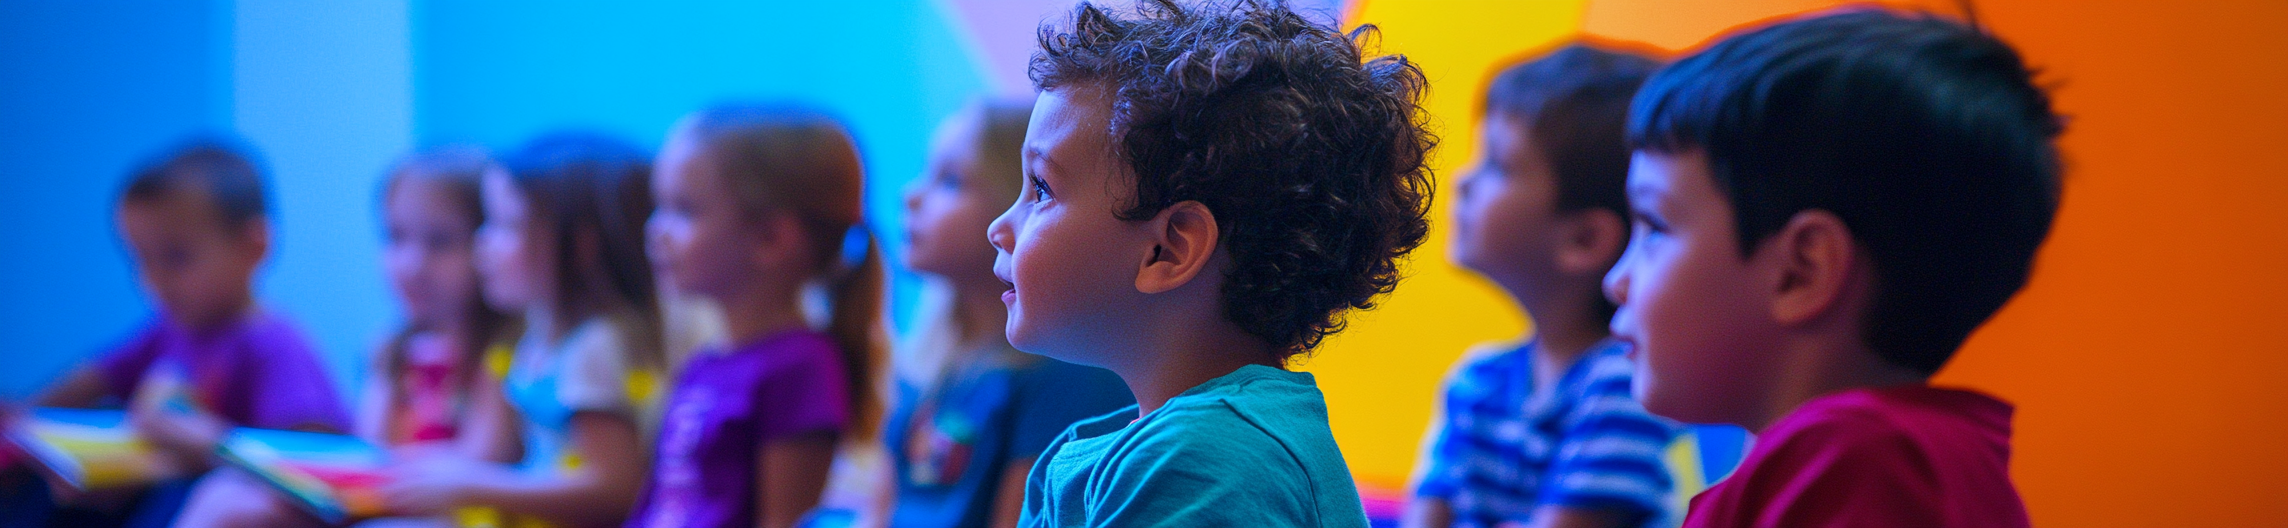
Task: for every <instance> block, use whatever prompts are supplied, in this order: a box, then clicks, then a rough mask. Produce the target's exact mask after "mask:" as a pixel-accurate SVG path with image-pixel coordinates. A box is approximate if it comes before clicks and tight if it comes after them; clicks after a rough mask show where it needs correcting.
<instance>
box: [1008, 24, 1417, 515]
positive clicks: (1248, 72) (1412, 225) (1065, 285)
mask: <svg viewBox="0 0 2288 528" xmlns="http://www.w3.org/2000/svg"><path fill="white" fill-rule="evenodd" d="M1041 46H1042V49H1041V50H1040V51H1039V52H1037V53H1036V54H1035V55H1034V58H1033V67H1032V72H1033V75H1034V81H1035V83H1036V84H1037V85H1038V86H1039V88H1040V89H1041V91H1042V92H1041V95H1040V98H1039V100H1038V102H1037V103H1036V104H1035V106H1034V109H1033V116H1032V123H1031V125H1030V127H1029V128H1028V129H1027V130H1026V135H1025V150H1024V163H1025V166H1024V168H1025V172H1026V175H1027V177H1028V179H1027V181H1026V185H1025V188H1024V189H1023V191H1022V195H1021V196H1020V197H1019V198H1018V200H1017V203H1015V204H1013V205H1012V206H1011V207H1010V208H1009V210H1008V211H1007V212H1005V213H1003V214H1002V215H1001V217H1000V218H998V219H995V220H994V222H993V224H992V228H991V231H989V234H990V237H991V240H992V241H993V245H994V247H995V248H996V249H998V250H999V252H998V253H997V254H996V257H997V258H996V260H995V262H994V272H995V274H996V275H999V276H1000V277H1001V278H1002V280H1003V281H1004V282H1008V283H1010V284H1011V289H1010V290H1009V291H1005V292H1003V293H1002V294H1001V299H1002V302H1004V303H1007V304H1008V306H1009V323H1008V327H1007V334H1008V337H1009V343H1010V344H1011V345H1013V346H1015V347H1017V349H1019V350H1025V351H1028V352H1033V353H1036V354H1041V355H1045V356H1049V357H1052V358H1056V359H1060V360H1065V361H1070V362H1073V363H1078V364H1082V365H1090V366H1097V367H1103V368H1105V369H1107V370H1111V371H1112V372H1113V373H1115V374H1119V375H1120V378H1121V379H1122V380H1124V381H1126V382H1127V384H1128V388H1129V390H1130V391H1131V392H1132V393H1133V394H1134V395H1135V396H1136V402H1137V406H1136V407H1134V408H1133V409H1134V410H1128V409H1123V410H1122V411H1120V412H1115V413H1112V414H1110V415H1106V416H1103V417H1100V418H1095V419H1091V420H1087V421H1082V422H1080V423H1077V424H1074V425H1073V427H1072V428H1071V429H1068V430H1066V431H1065V434H1064V435H1062V436H1060V437H1058V439H1057V440H1056V441H1054V442H1052V443H1050V444H1049V447H1048V448H1047V449H1045V450H1043V451H1042V452H1041V456H1040V461H1039V462H1038V463H1036V464H1034V466H1033V470H1032V473H1031V474H1030V475H1029V477H1028V479H1027V483H1026V485H1025V488H1026V489H1025V512H1024V515H1023V516H1022V518H1023V520H1022V521H1021V522H1020V525H1022V526H1096V527H1104V526H1145V525H1150V526H1366V522H1367V519H1366V514H1365V510H1364V509H1363V508H1362V507H1361V505H1360V502H1359V494H1358V490H1357V489H1356V487H1354V485H1353V484H1352V482H1351V475H1350V471H1349V469H1348V468H1347V467H1345V465H1344V463H1343V456H1342V453H1341V452H1340V451H1339V450H1338V449H1337V448H1336V446H1335V442H1334V436H1333V434H1332V433H1330V432H1329V431H1328V429H1327V412H1326V404H1325V400H1324V398H1323V397H1322V396H1321V394H1320V393H1319V390H1318V387H1317V386H1316V385H1315V384H1314V382H1313V380H1312V377H1311V375H1310V374H1308V373H1303V372H1290V371H1287V370H1285V369H1283V368H1282V367H1283V366H1284V365H1285V363H1286V362H1287V360H1288V359H1289V358H1292V357H1294V356H1296V355H1299V354H1304V353H1307V352H1309V351H1310V350H1311V349H1312V348H1313V347H1315V346H1317V345H1318V344H1319V342H1320V341H1321V340H1322V339H1324V338H1326V337H1327V336H1329V335H1332V334H1334V333H1335V332H1336V331H1338V330H1340V329H1341V328H1342V325H1343V319H1342V316H1343V314H1344V313H1345V312H1346V311H1347V310H1350V309H1363V308H1367V307H1371V306H1373V301H1374V299H1375V297H1376V296H1378V295H1380V294H1383V293H1387V292H1389V291H1390V290H1391V288H1393V287H1394V286H1395V285H1396V284H1397V282H1398V259H1399V258H1400V257H1402V256H1404V255H1405V254H1406V253H1407V252H1408V251H1409V250H1411V249H1413V248H1414V247H1415V246H1417V245H1419V244H1420V243H1421V241H1422V238H1423V237H1424V236H1425V233H1427V231H1428V223H1427V222H1426V221H1425V218H1424V216H1425V215H1426V208H1427V205H1428V196H1427V194H1426V193H1427V192H1428V191H1429V189H1430V188H1431V187H1430V180H1429V174H1428V172H1427V170H1426V169H1425V168H1424V166H1423V161H1424V152H1425V151H1427V150H1428V148H1429V146H1430V144H1431V143H1432V140H1431V138H1430V136H1429V135H1428V133H1426V132H1425V131H1424V130H1423V128H1422V125H1421V123H1420V122H1419V121H1418V119H1419V118H1420V116H1421V115H1422V114H1421V107H1420V106H1419V102H1418V97H1419V95H1420V93H1421V89H1422V87H1423V82H1424V81H1423V78H1422V75H1421V71H1420V70H1419V69H1418V68H1416V67H1415V66H1414V65H1412V64H1410V63H1407V62H1406V61H1405V60H1404V59H1402V58H1398V57H1376V58H1371V59H1368V58H1367V57H1366V56H1365V55H1364V54H1363V52H1362V51H1361V50H1360V49H1359V44H1358V43H1357V42H1356V41H1354V40H1352V39H1351V38H1350V37H1347V36H1345V35H1344V34H1342V33H1338V32H1335V31H1334V30H1332V29H1330V28H1326V27H1321V26H1317V25H1314V24H1312V23H1311V22H1309V21H1308V20H1306V19H1304V18H1303V17H1301V16H1299V15H1297V14H1295V13H1294V12H1292V11H1289V10H1287V9H1286V8H1284V7H1281V6H1279V5H1278V4H1275V3H1261V2H1238V3H1234V4H1228V5H1226V4H1218V5H1215V6H1211V7H1202V8H1194V7H1189V6H1183V5H1178V4H1176V3H1174V2H1173V1H1172V0H1162V1H1156V2H1146V3H1143V4H1142V5H1140V6H1139V7H1138V8H1137V10H1136V11H1135V13H1134V14H1133V15H1129V16H1120V15H1115V14H1113V13H1109V12H1106V11H1104V10H1102V9H1099V8H1098V7H1096V6H1095V5H1093V4H1087V3H1083V4H1081V5H1080V6H1079V7H1076V8H1075V10H1074V14H1073V19H1072V21H1071V22H1070V25H1069V26H1067V27H1063V28H1052V29H1046V30H1044V31H1043V32H1042V38H1041Z"/></svg>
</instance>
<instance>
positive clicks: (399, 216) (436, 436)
mask: <svg viewBox="0 0 2288 528" xmlns="http://www.w3.org/2000/svg"><path fill="white" fill-rule="evenodd" d="M492 167H493V163H492V161H491V160H490V159H488V158H486V157H485V155H484V154H483V153H481V152H478V151H475V150H471V149H439V150H435V151H430V152H424V153H419V154H415V155H413V156H411V157H408V158H407V159H405V160H404V161H402V162H400V163H398V165H397V167H396V168H394V169H393V170H391V171H390V176H389V179H388V180H387V181H386V182H385V183H384V184H383V187H382V221H383V224H384V226H385V227H386V229H387V238H388V241H387V246H386V248H385V249H384V251H383V252H382V263H383V268H384V269H385V270H386V271H387V272H388V274H389V282H390V285H391V286H393V287H394V288H395V290H396V292H397V297H398V301H399V302H400V303H402V304H403V305H404V307H405V325H404V327H403V328H401V329H400V330H398V332H397V333H396V334H395V335H393V336H391V337H390V338H389V340H388V341H387V342H386V343H384V344H383V345H382V347H381V349H380V350H379V351H378V352H377V353H376V354H375V356H374V364H373V369H372V372H373V373H374V374H373V375H371V376H368V377H367V382H366V386H365V389H364V394H363V397H362V398H361V400H360V401H361V402H362V405H364V408H363V409H362V410H363V412H360V413H358V420H359V423H358V434H359V435H360V436H364V437H366V439H367V440H368V441H372V442H374V443H377V444H382V445H391V446H401V447H400V449H401V450H412V451H416V452H417V451H419V450H422V449H452V450H456V451H458V452H460V454H462V455H465V456H468V457H473V458H477V459H482V460H491V461H496V462H506V461H508V460H509V458H510V455H511V454H512V453H513V451H514V444H515V433H516V430H515V422H514V421H513V420H514V419H515V415H514V414H513V413H514V411H511V410H510V409H509V408H508V405H507V402H506V401H505V400H504V399H503V397H502V394H501V391H500V379H499V378H498V374H499V373H497V372H493V371H492V370H491V369H490V368H489V367H488V364H489V363H501V362H506V361H508V358H507V357H503V356H502V355H501V354H503V353H513V351H510V350H508V349H506V348H504V345H506V344H507V343H513V339H514V337H515V330H516V329H515V328H514V327H515V324H514V323H515V321H514V320H513V319H512V318H509V317H507V316H506V315H504V314H502V313H501V312H499V311H496V310H494V309H493V308H492V306H490V305H488V304H486V303H485V299H484V295H483V291H482V290H481V288H479V283H478V280H477V267H476V233H477V226H479V225H483V224H484V220H485V215H484V200H483V193H482V191H481V189H482V188H483V182H484V174H485V172H486V171H488V170H491V169H492ZM510 346H512V345H510ZM408 454H417V453H408Z"/></svg>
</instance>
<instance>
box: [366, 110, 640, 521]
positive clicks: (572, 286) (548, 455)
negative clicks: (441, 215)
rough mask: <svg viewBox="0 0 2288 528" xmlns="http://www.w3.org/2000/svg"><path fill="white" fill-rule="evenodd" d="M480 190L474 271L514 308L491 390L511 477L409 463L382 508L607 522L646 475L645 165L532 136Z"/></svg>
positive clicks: (629, 151) (465, 463) (576, 139)
mask: <svg viewBox="0 0 2288 528" xmlns="http://www.w3.org/2000/svg"><path fill="white" fill-rule="evenodd" d="M503 165H505V170H504V169H502V168H495V169H492V170H489V171H487V172H486V173H485V175H484V177H483V181H482V182H481V195H482V201H483V203H484V224H483V226H482V227H479V228H478V230H477V240H476V244H477V246H476V247H477V254H476V260H477V269H478V271H479V272H480V273H479V274H480V276H481V277H482V279H483V287H482V289H483V294H484V298H485V300H486V301H487V302H488V303H490V304H491V305H492V306H493V307H495V308H498V309H500V310H502V311H507V312H521V313H523V314H525V315H524V319H525V321H526V323H527V326H526V331H525V333H524V337H523V339H522V340H521V341H520V342H519V343H518V344H517V346H516V352H515V354H516V356H515V360H514V362H513V364H512V366H511V367H510V368H509V371H508V374H507V376H506V377H505V379H503V380H502V382H501V384H502V388H503V391H504V393H505V395H506V399H507V400H508V403H509V404H510V405H511V406H512V408H513V409H515V410H516V411H517V414H518V416H520V417H521V418H522V420H521V422H522V423H521V430H522V434H523V439H524V445H523V454H524V460H523V462H522V464H520V465H519V466H518V467H516V468H514V469H513V470H510V469H507V468H503V467H500V466H497V465H494V464H490V463H485V462H483V461H480V460H473V459H471V458H469V457H466V456H446V455H447V454H442V453H440V454H439V456H432V457H428V458H427V459H423V460H417V461H414V462H413V463H411V464H409V466H408V467H407V468H405V469H404V470H403V471H402V472H401V473H400V474H398V475H397V476H396V477H395V479H394V482H392V483H391V484H389V485H388V486H386V487H385V489H384V490H383V494H384V495H385V498H386V502H387V503H388V504H389V506H390V507H391V509H392V510H395V511H401V512H406V513H410V514H437V513H443V512H445V511H446V510H448V509H450V508H456V507H462V506H484V507H489V508H493V509H495V510H497V511H501V512H505V513H508V514H510V515H512V516H529V517H536V518H539V519H540V520H543V521H547V522H550V523H553V524H555V525H558V526H606V525H615V524H618V523H619V522H620V521H621V519H622V518H624V516H626V515H627V511H628V507H629V505H630V504H631V503H633V502H634V500H635V497H636V490H637V485H638V483H639V482H640V480H639V479H640V478H641V475H642V473H643V460H644V455H643V448H642V443H641V441H640V438H641V434H640V433H639V429H638V424H640V423H643V422H642V418H641V417H640V416H639V413H640V412H641V411H642V409H643V401H642V400H643V395H642V394H640V393H638V392H637V391H638V390H639V389H641V388H642V385H641V384H640V383H638V382H636V381H632V380H633V379H634V378H636V377H637V376H638V375H639V374H640V373H641V372H650V371H657V370H658V369H659V355H658V346H659V336H658V330H657V329H658V327H659V323H658V321H657V317H658V314H657V312H656V308H655V307H654V305H653V302H654V300H655V299H656V298H655V296H654V291H653V289H652V282H651V278H652V275H651V270H650V268H649V266H648V265H647V264H646V262H645V260H644V258H643V236H642V231H643V226H642V220H643V217H644V215H645V214H646V213H647V212H648V211H650V210H651V200H650V193H648V192H645V191H646V188H647V186H648V185H649V179H650V172H651V171H650V164H649V159H648V156H645V155H644V154H643V152H641V151H640V150H637V149H636V148H635V147H632V146H628V145H626V144H624V143H621V142H619V141H616V140H612V139H608V138H604V137H600V136H593V135H586V134H577V133H566V134H555V135H548V136H543V137H541V138H539V139H535V140H533V141H532V142H531V143H529V144H526V145H525V146H524V147H523V148H521V149H519V150H517V151H515V152H514V153H512V154H511V155H509V156H507V157H505V158H504V159H503Z"/></svg>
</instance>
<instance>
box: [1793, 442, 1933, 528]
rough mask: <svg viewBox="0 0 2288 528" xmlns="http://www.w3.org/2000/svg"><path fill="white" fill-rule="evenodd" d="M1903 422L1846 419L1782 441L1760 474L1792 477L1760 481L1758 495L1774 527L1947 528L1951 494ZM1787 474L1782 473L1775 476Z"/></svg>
mask: <svg viewBox="0 0 2288 528" xmlns="http://www.w3.org/2000/svg"><path fill="white" fill-rule="evenodd" d="M1896 427H1897V426H1896V425H1893V424H1891V423H1889V422H1886V421H1883V420H1881V419H1878V418H1874V417H1848V416H1847V417H1843V418H1842V419H1838V420H1836V421H1833V422H1828V423H1823V424H1821V425H1819V426H1815V427H1810V428H1806V429H1804V430H1802V431H1799V432H1797V433H1796V434H1791V435H1787V437H1786V438H1784V439H1780V442H1781V443H1780V444H1779V445H1776V446H1773V448H1772V455H1771V456H1769V457H1767V458H1766V459H1765V463H1766V464H1767V465H1770V466H1773V467H1768V468H1764V469H1761V470H1759V471H1758V472H1759V473H1762V474H1768V475H1787V476H1788V478H1787V479H1786V480H1785V481H1783V482H1759V483H1754V484H1755V485H1754V486H1753V488H1752V489H1751V491H1750V492H1751V493H1752V494H1756V495H1761V497H1751V500H1755V501H1756V502H1757V503H1758V504H1762V505H1763V506H1762V507H1761V508H1760V511H1761V514H1760V515H1759V516H1758V517H1759V518H1757V519H1753V521H1752V525H1754V526H1766V527H1796V526H1804V527H1859V526H1871V527H1887V526H1897V527H1910V526H1943V525H1945V523H1946V519H1945V518H1944V517H1943V512H1941V511H1940V510H1938V509H1934V508H1931V507H1930V505H1933V504H1942V503H1943V502H1944V501H1943V500H1941V495H1943V493H1942V492H1941V490H1939V486H1938V484H1937V479H1936V477H1935V476H1933V474H1932V473H1931V470H1930V467H1931V464H1932V462H1931V459H1930V457H1929V456H1928V455H1927V454H1925V453H1924V451H1923V450H1922V448H1921V447H1920V446H1918V445H1917V444H1916V443H1915V442H1914V440H1913V439H1912V438H1911V437H1910V436H1909V435H1908V434H1906V433H1905V432H1903V431H1899V430H1897V429H1896ZM1774 470H1780V471H1774Z"/></svg>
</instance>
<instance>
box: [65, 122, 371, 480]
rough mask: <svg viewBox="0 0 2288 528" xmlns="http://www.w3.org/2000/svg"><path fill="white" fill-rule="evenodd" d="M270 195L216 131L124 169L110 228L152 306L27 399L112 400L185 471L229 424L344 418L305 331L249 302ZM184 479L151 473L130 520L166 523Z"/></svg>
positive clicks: (83, 403)
mask: <svg viewBox="0 0 2288 528" xmlns="http://www.w3.org/2000/svg"><path fill="white" fill-rule="evenodd" d="M269 202H270V200H269V191H268V190H267V189H266V186H265V184H264V183H263V176H262V171H261V169H260V167H258V166H257V165H256V164H255V163H254V161H253V160H252V159H251V157H250V156H248V155H246V154H244V153H242V152H240V151H239V150H237V149H235V148H233V147H232V146H231V145H229V144H226V143H221V142H214V141H197V142H192V143H189V144H187V145H185V146H183V147H181V148H179V149H176V150H174V151H172V152H170V153H169V154H168V155H166V156H165V157H163V158H161V159H159V160H158V161H156V162H155V163H152V164H150V165H147V166H145V167H144V168H141V169H138V170H137V171H135V172H134V173H133V174H132V175H131V176H130V178H129V181H128V183H127V186H126V187H125V189H124V190H123V191H122V192H121V196H120V201H119V211H118V222H119V230H120V234H121V238H124V239H125V240H126V245H127V249H128V253H129V254H130V255H131V256H132V257H133V258H134V261H135V267H136V271H137V274H138V275H139V276H140V277H141V279H142V284H143V287H144V290H145V291H146V292H148V293H149V294H150V295H151V297H152V300H153V301H154V302H153V304H156V305H157V306H156V307H157V308H158V310H157V311H158V317H156V318H155V319H154V320H152V321H151V322H150V323H149V324H148V325H147V326H146V327H145V328H144V329H143V330H142V331H141V332H138V333H137V334H136V335H135V336H134V337H133V338H131V339H129V340H128V341H127V342H126V343H125V344H123V345H121V346H120V347H119V348H117V349H114V350H112V351H110V352H107V353H105V354H103V355H102V356H101V357H98V358H97V359H96V361H95V363H94V364H92V365H88V366H84V367H81V368H79V369H78V370H76V371H74V372H72V373H71V374H69V375H68V376H66V377H65V378H64V379H63V380H61V381H59V382H57V383H56V384H55V385H54V386H51V387H49V388H48V390H47V391H46V392H44V393H43V394H42V395H41V396H40V397H39V398H38V402H39V404H40V405H48V406H60V407H88V406H94V405H100V404H103V403H104V402H105V401H107V400H108V401H111V402H116V403H118V404H124V405H125V406H126V407H127V410H128V415H129V417H130V422H131V423H132V424H133V425H134V427H135V428H136V431H137V432H138V433H140V434H141V435H142V436H143V438H145V439H146V440H148V441H150V442H151V443H152V444H153V445H154V446H156V447H157V448H158V449H159V450H160V451H161V452H162V453H165V454H167V455H168V456H169V457H170V459H171V460H172V461H173V462H174V463H175V464H176V465H177V466H178V467H182V468H187V469H190V470H192V471H191V474H193V475H195V474H197V473H199V472H203V471H204V470H205V469H206V468H207V467H208V465H209V464H210V463H211V462H210V461H211V460H212V454H213V453H214V447H215V444H216V442H218V441H220V440H221V437H222V436H223V434H224V433H227V432H228V431H229V429H230V428H231V427H234V426H248V427H263V428H272V429H307V430H322V431H336V432H339V431H346V430H348V428H349V418H348V414H347V413H346V412H345V411H344V409H343V408H342V404H341V399H340V398H339V397H338V396H337V395H336V392H335V391H334V387H333V384H332V383H331V382H330V381H328V380H331V379H332V378H329V377H327V375H326V372H325V369H324V367H323V366H322V365H321V364H320V363H319V362H318V358H317V355H316V354H314V353H313V352H312V349H311V347H310V345H309V341H308V340H307V339H306V338H304V337H303V335H302V333H301V332H300V331H299V330H297V329H295V328H294V325H293V324H291V323H289V322H287V320H286V319H285V318H284V317H282V316H280V315H279V314H276V313H274V312H271V311H268V310H264V309H262V308H261V307H259V306H257V305H256V303H255V300H254V274H255V272H256V270H257V269H259V268H260V267H261V265H262V262H263V260H265V258H266V257H267V256H268V255H269V251H270V222H269V218H270V205H269ZM187 489H188V485H187V482H177V483H166V484H162V485H161V486H160V487H158V488H156V489H155V490H154V491H153V493H152V494H151V495H150V496H149V497H147V498H146V499H145V500H143V501H142V505H141V506H138V507H137V510H138V511H137V513H135V518H134V519H131V521H132V522H134V523H135V524H138V525H140V524H144V523H146V522H149V521H154V520H155V521H158V522H161V523H164V521H165V519H168V518H170V517H171V516H172V515H173V510H174V509H175V508H178V507H180V503H181V500H182V493H183V492H184V491H185V490H187ZM154 516H155V517H154Z"/></svg>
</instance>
